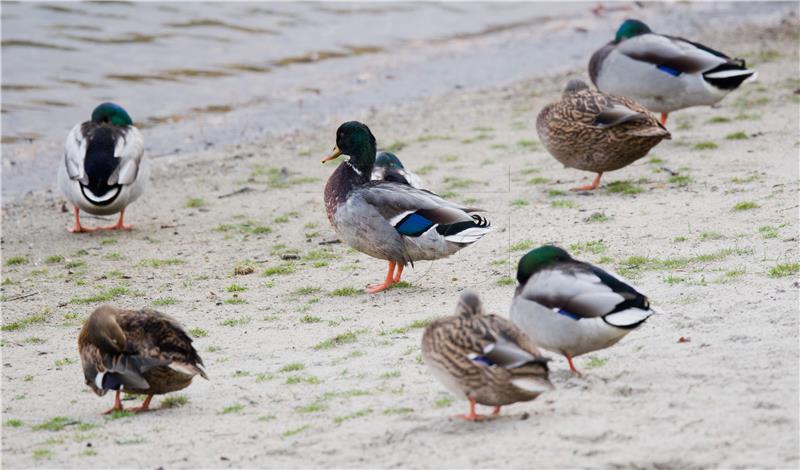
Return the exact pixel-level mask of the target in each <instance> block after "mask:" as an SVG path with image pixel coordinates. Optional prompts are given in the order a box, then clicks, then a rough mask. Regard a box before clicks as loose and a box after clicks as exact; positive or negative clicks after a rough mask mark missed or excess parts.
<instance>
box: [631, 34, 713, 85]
mask: <svg viewBox="0 0 800 470" xmlns="http://www.w3.org/2000/svg"><path fill="white" fill-rule="evenodd" d="M617 50H618V51H619V52H620V53H622V54H624V55H626V56H628V57H630V58H631V59H634V60H638V61H642V62H648V63H650V64H653V65H655V66H657V67H659V68H660V69H661V70H663V71H664V72H666V73H670V74H672V75H680V74H681V73H698V72H703V71H706V70H709V69H712V68H714V67H716V66H718V65H720V64H722V63H725V62H727V60H728V57H727V56H725V54H722V53H721V52H718V51H715V50H713V49H711V48H708V47H706V46H702V45H700V44H696V43H693V42H691V41H686V40H684V39H681V38H674V37H669V36H662V35H659V34H643V35H641V36H636V37H633V38H630V39H627V40H625V41H622V42H621V43H620V44H619V45H618V46H617Z"/></svg>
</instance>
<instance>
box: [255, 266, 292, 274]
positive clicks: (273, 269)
mask: <svg viewBox="0 0 800 470" xmlns="http://www.w3.org/2000/svg"><path fill="white" fill-rule="evenodd" d="M293 272H294V265H293V264H282V265H280V266H270V267H268V268H267V269H265V270H264V272H263V273H262V275H264V276H285V275H287V274H292V273H293Z"/></svg>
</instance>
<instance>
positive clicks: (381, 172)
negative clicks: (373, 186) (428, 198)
mask: <svg viewBox="0 0 800 470" xmlns="http://www.w3.org/2000/svg"><path fill="white" fill-rule="evenodd" d="M372 180H373V181H375V180H383V181H395V182H397V183H403V184H407V185H409V186H412V187H414V188H417V189H426V188H425V183H423V182H422V178H420V177H419V176H417V175H416V174H415V173H413V172H411V171H409V170H408V169H406V168H405V167H404V166H403V163H402V162H401V161H400V159H399V158H397V155H395V154H393V153H391V152H378V154H377V155H376V156H375V166H374V167H373V168H372Z"/></svg>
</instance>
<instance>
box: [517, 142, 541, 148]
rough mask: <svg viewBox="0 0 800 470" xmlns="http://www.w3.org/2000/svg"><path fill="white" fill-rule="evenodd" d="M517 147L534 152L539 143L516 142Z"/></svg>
mask: <svg viewBox="0 0 800 470" xmlns="http://www.w3.org/2000/svg"><path fill="white" fill-rule="evenodd" d="M517 147H520V148H523V149H526V150H534V149H536V148H538V147H539V142H537V141H535V140H525V139H523V140H518V141H517Z"/></svg>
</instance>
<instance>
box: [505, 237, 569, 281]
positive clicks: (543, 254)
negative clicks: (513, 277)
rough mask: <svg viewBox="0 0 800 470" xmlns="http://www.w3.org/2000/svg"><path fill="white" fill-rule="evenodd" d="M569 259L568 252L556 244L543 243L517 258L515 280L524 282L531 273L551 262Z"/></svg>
mask: <svg viewBox="0 0 800 470" xmlns="http://www.w3.org/2000/svg"><path fill="white" fill-rule="evenodd" d="M571 259H572V257H571V256H570V255H569V253H567V252H566V251H565V250H563V249H561V248H559V247H557V246H553V245H544V246H540V247H539V248H534V249H533V250H531V251H529V252H528V254H527V255H525V256H523V257H522V259H520V260H519V265H518V266H517V281H518V282H519V283H520V285H522V284H525V283H526V282H528V279H529V278H530V277H531V276H532V275H533V273H535V272H536V271H538V270H540V269H542V268H543V267H545V266H547V265H549V264H552V263H557V262H560V261H569V260H571Z"/></svg>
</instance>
